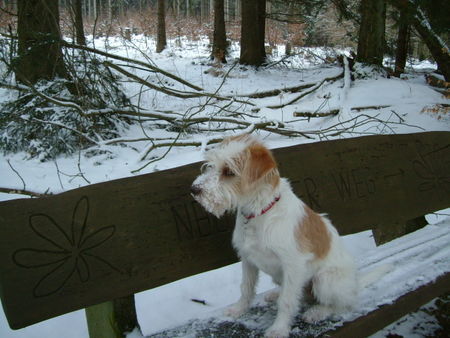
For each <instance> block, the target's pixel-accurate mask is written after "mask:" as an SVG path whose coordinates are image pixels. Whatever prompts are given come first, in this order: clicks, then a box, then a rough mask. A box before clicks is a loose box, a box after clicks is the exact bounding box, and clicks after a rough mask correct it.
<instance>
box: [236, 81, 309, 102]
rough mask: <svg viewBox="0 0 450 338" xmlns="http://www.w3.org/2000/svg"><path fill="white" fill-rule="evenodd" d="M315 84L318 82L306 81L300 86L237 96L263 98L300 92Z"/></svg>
mask: <svg viewBox="0 0 450 338" xmlns="http://www.w3.org/2000/svg"><path fill="white" fill-rule="evenodd" d="M314 85H316V83H306V84H303V85H299V86H293V87H286V88H283V89H272V90H267V91H264V92H257V93H252V94H243V95H237V96H236V97H248V98H251V99H262V98H265V97H270V96H277V95H280V94H281V93H298V92H299V91H301V90H303V89H308V88H311V87H313V86H314Z"/></svg>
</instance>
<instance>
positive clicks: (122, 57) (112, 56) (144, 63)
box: [61, 41, 203, 91]
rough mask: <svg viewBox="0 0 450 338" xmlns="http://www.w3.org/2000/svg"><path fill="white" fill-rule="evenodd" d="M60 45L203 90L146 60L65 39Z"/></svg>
mask: <svg viewBox="0 0 450 338" xmlns="http://www.w3.org/2000/svg"><path fill="white" fill-rule="evenodd" d="M61 45H62V46H63V47H66V48H73V49H78V50H84V51H87V52H91V53H94V54H98V55H102V56H105V57H108V58H111V59H115V60H119V61H123V62H128V63H131V64H136V65H139V66H142V67H144V68H145V69H148V70H151V71H153V72H156V73H160V74H162V75H164V76H166V77H168V78H170V79H172V80H175V81H177V82H179V83H181V84H183V85H185V86H187V87H189V88H192V89H194V90H198V91H202V90H203V89H202V88H201V87H198V86H196V85H194V84H192V83H190V82H188V81H186V80H184V79H182V78H180V77H178V76H176V75H173V74H171V73H169V72H166V71H165V70H163V69H161V68H159V67H156V66H154V65H151V64H149V63H146V62H142V61H139V60H133V59H130V58H127V57H124V56H120V55H115V54H111V53H107V52H103V51H101V50H98V49H95V48H91V47H87V46H82V45H76V44H73V43H69V42H66V41H61Z"/></svg>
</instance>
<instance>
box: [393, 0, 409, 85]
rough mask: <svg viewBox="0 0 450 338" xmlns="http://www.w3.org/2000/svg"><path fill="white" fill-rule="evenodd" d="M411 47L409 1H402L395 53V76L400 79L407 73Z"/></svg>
mask: <svg viewBox="0 0 450 338" xmlns="http://www.w3.org/2000/svg"><path fill="white" fill-rule="evenodd" d="M408 45H409V13H408V0H402V8H401V9H400V18H399V22H398V36H397V50H396V52H395V70H394V76H397V77H399V76H400V74H402V73H404V72H405V66H406V58H407V56H408Z"/></svg>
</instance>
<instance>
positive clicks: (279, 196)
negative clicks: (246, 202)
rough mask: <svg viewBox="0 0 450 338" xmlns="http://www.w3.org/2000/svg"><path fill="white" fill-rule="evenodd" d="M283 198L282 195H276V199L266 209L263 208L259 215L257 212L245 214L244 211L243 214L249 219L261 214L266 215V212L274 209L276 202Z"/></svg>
mask: <svg viewBox="0 0 450 338" xmlns="http://www.w3.org/2000/svg"><path fill="white" fill-rule="evenodd" d="M280 198H281V195H278V196H277V197H275V199H274V200H273V201H272V202H271V203H270V204H269V205H268V206H267V207H265V208H264V209H262V210H261V212H260V213H259V215H255V214H250V215H245V214H244V213H242V216H244V217H245V219H246V220H247V222H248V221H250V220H251V219H252V218H255V217H257V216H261V215H264V214H265V213H266V212H268V211H269V210H270V209H272V207H273V206H274V205H275V203H277V202H278V201H279V200H280Z"/></svg>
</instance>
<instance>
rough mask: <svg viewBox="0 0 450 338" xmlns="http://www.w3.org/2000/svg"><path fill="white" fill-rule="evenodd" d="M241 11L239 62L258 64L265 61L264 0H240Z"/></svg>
mask: <svg viewBox="0 0 450 338" xmlns="http://www.w3.org/2000/svg"><path fill="white" fill-rule="evenodd" d="M241 12H242V24H241V55H240V63H241V64H247V65H252V66H260V65H262V64H263V63H264V62H265V61H266V52H265V49H264V41H265V29H266V0H242V2H241Z"/></svg>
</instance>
